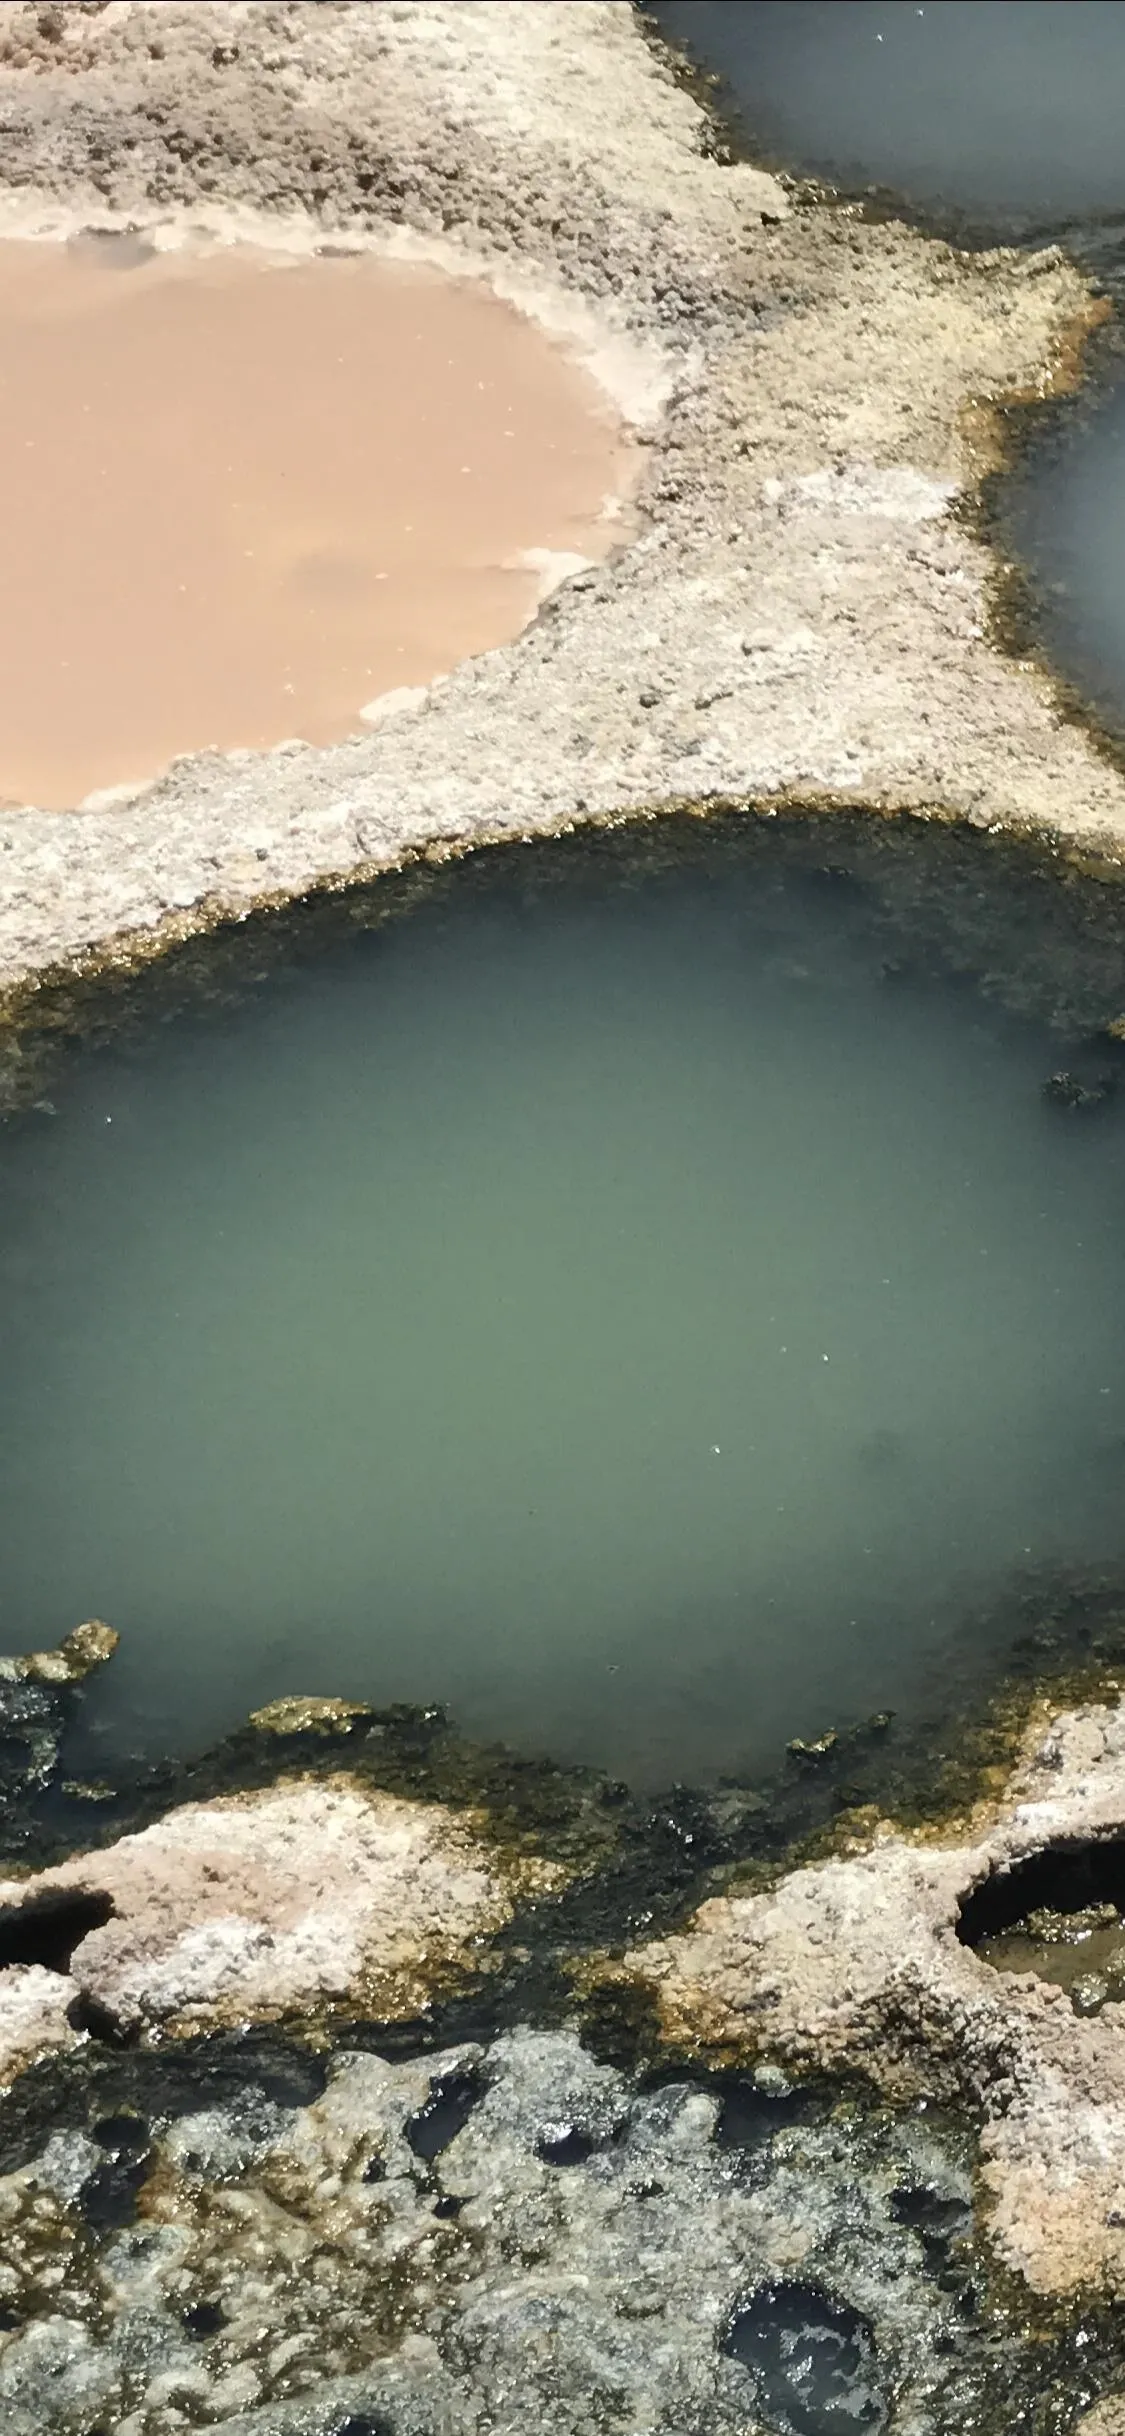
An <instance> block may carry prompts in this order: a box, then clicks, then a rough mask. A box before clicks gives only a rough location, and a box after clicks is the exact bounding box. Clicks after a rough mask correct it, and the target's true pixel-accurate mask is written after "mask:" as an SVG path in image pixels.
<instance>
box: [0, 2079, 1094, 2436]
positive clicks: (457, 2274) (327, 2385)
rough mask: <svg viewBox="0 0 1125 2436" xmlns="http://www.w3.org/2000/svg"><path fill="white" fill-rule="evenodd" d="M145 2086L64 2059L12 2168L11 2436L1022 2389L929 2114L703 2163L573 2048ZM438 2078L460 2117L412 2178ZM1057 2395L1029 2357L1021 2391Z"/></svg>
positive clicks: (713, 2412) (1016, 2354)
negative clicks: (458, 2096) (127, 2098)
mask: <svg viewBox="0 0 1125 2436" xmlns="http://www.w3.org/2000/svg"><path fill="white" fill-rule="evenodd" d="M161 2061H162V2060H161V2059H159V2058H155V2057H154V2058H151V2059H149V2065H148V2069H149V2070H150V2072H151V2080H150V2084H149V2088H148V2093H147V2096H144V2097H142V2091H143V2089H144V2080H143V2069H144V2067H142V2066H141V2065H139V2064H136V2063H132V2062H129V2061H128V2060H124V2059H123V2060H122V2061H121V2062H120V2063H119V2064H118V2065H117V2066H116V2067H115V2068H112V2069H113V2070H115V2072H116V2077H117V2082H118V2086H119V2088H120V2087H123V2086H125V2085H127V2076H128V2075H129V2074H130V2073H131V2074H132V2075H133V2078H132V2080H131V2082H129V2083H128V2085H129V2086H130V2087H131V2090H132V2104H131V2106H130V2107H126V2106H125V2105H123V2104H122V2102H121V2100H120V2098H118V2099H117V2100H116V2101H114V2100H112V2099H111V2098H110V2096H109V2092H108V2088H107V2086H106V2082H105V2080H104V2078H103V2080H102V2081H101V2083H100V2084H99V2082H98V2081H97V2080H95V2081H93V2082H92V2083H91V2084H90V2085H89V2086H88V2087H87V2088H86V2089H85V2090H84V2089H83V2083H82V2072H81V2059H74V2061H73V2063H72V2065H71V2066H70V2067H69V2068H68V2069H69V2071H70V2074H71V2093H70V2116H71V2120H70V2122H69V2123H68V2126H67V2128H65V2129H62V2128H60V2129H59V2130H57V2131H56V2132H55V2133H54V2134H53V2135H52V2137H51V2138H50V2139H48V2140H47V2141H46V2142H45V2143H44V2144H43V2145H41V2146H40V2147H38V2148H37V2149H36V2150H35V2153H33V2154H30V2155H27V2156H25V2157H22V2158H21V2159H20V2160H19V2162H18V2163H13V2162H12V2161H11V2159H10V2158H7V2159H4V2160H3V2162H5V2163H6V2164H7V2166H8V2170H7V2171H6V2172H5V2173H3V2174H2V2175H0V2222H2V2223H3V2226H4V2243H3V2259H2V2262H0V2309H2V2310H3V2312H4V2316H5V2319H6V2322H7V2324H6V2331H5V2332H4V2333H3V2334H0V2399H2V2400H3V2403H4V2407H5V2411H6V2418H5V2425H6V2427H8V2428H10V2429H11V2431H12V2436H31V2432H32V2431H33V2430H34V2431H35V2432H36V2436H38V2432H39V2431H40V2430H43V2431H51V2436H54V2431H56V2430H57V2431H59V2432H60V2436H62V2432H63V2431H65V2432H66V2436H72V2431H77V2430H78V2429H80V2428H82V2429H86V2428H89V2427H90V2426H91V2425H92V2424H94V2422H95V2418H96V2414H98V2413H101V2414H102V2415H103V2419H104V2422H105V2424H107V2425H111V2426H113V2428H114V2429H115V2430H118V2431H121V2432H122V2436H125V2431H127V2432H128V2436H156V2431H157V2430H160V2431H163V2430H165V2429H171V2428H176V2427H181V2426H184V2427H187V2426H217V2427H221V2428H223V2429H229V2430H230V2431H232V2436H233V2431H235V2430H237V2431H239V2436H243V2432H244V2436H251V2432H252V2431H253V2432H254V2436H267V2431H268V2432H269V2436H297V2432H298V2431H301V2432H302V2436H313V2431H315V2432H316V2436H328V2431H332V2436H341V2431H342V2430H344V2429H353V2430H354V2429H355V2428H357V2427H363V2428H367V2427H369V2426H376V2427H378V2428H380V2429H381V2430H385V2431H386V2436H439V2432H440V2436H454V2431H457V2432H458V2436H460V2431H462V2430H474V2431H479V2432H480V2436H484V2431H485V2430H487V2431H489V2432H490V2436H517V2431H519V2432H520V2436H523V2432H524V2431H526V2429H527V2427H528V2426H529V2425H532V2424H543V2425H545V2426H549V2427H551V2428H552V2430H554V2429H558V2430H560V2431H563V2430H573V2431H574V2436H579V2432H580V2431H581V2436H587V2432H588V2431H589V2430H590V2429H593V2428H599V2427H603V2428H606V2429H609V2428H625V2427H629V2428H636V2429H638V2430H639V2429H641V2428H644V2429H650V2430H652V2431H653V2432H654V2436H657V2432H664V2431H666V2432H667V2436H673V2431H675V2436H704V2432H705V2431H706V2432H707V2436H710V2431H716V2432H717V2431H720V2430H727V2429H729V2430H730V2431H731V2432H732V2436H734V2431H739V2436H744V2431H745V2430H746V2429H747V2428H748V2426H750V2425H753V2426H758V2425H762V2426H766V2427H769V2428H772V2429H776V2430H778V2431H789V2432H790V2436H810V2432H811V2436H829V2432H830V2431H831V2430H832V2429H834V2428H836V2427H837V2426H839V2427H853V2426H857V2425H858V2426H861V2427H862V2426H866V2427H876V2426H879V2425H881V2424H883V2421H884V2419H885V2417H886V2415H887V2414H888V2413H889V2412H890V2411H891V2410H892V2408H893V2409H894V2411H895V2412H896V2414H897V2415H896V2418H895V2424H896V2426H901V2427H902V2428H903V2429H910V2430H918V2431H921V2430H922V2429H933V2430H935V2431H936V2430H944V2429H947V2428H948V2429H950V2430H952V2429H953V2428H954V2427H955V2426H956V2425H957V2424H958V2416H957V2415H958V2412H959V2411H963V2410H964V2409H966V2407H968V2405H969V2404H970V2402H971V2401H975V2402H976V2403H977V2404H978V2405H979V2404H981V2402H982V2401H983V2400H985V2399H987V2396H988V2394H989V2393H990V2392H996V2391H998V2388H999V2381H1000V2380H1007V2381H1008V2384H1007V2397H1008V2400H1009V2402H1012V2398H1013V2396H1014V2397H1016V2398H1017V2400H1018V2397H1019V2395H1020V2393H1021V2390H1022V2389H1021V2375H1022V2368H1021V2361H1022V2352H1021V2345H1020V2341H1019V2339H1018V2337H1017V2335H1016V2333H1015V2331H1014V2329H1013V2328H1012V2327H1011V2326H1010V2325H1008V2324H1006V2323H1005V2320H1004V2316H1003V2312H1002V2311H999V2312H998V2311H997V2310H996V2309H995V2308H994V2307H993V2306H991V2305H990V2304H989V2302H988V2301H987V2299H986V2298H985V2296H984V2294H983V2291H982V2290H981V2289H979V2288H978V2284H977V2282H976V2281H975V2280H974V2279H975V2277H976V2276H977V2273H978V2264H979V2262H978V2261H977V2258H976V2255H975V2250H974V2243H973V2238H972V2228H971V2196H970V2195H971V2184H970V2177H969V2173H968V2163H969V2155H970V2150H969V2144H967V2142H966V2140H965V2137H964V2135H963V2134H958V2133H955V2132H954V2131H953V2130H952V2129H951V2127H950V2126H949V2125H947V2124H943V2123H941V2122H939V2121H937V2120H932V2119H930V2118H929V2117H928V2116H927V2115H926V2114H925V2113H924V2112H923V2113H914V2114H913V2115H909V2116H903V2117H900V2118H898V2119H895V2118H893V2117H891V2116H889V2115H886V2114H884V2113H880V2112H879V2111H878V2110H870V2109H867V2110H865V2109H864V2108H863V2107H861V2106H859V2105H857V2104H856V2103H855V2102H837V2103H835V2104H834V2105H828V2104H827V2103H824V2104H822V2106H821V2108H820V2109H819V2111H818V2110H817V2109H816V2108H813V2107H805V2108H803V2107H802V2105H801V2102H800V2100H799V2099H797V2100H796V2101H795V2102H794V2108H793V2115H792V2119H791V2120H790V2121H789V2122H788V2123H785V2122H780V2121H778V2122H775V2123H774V2124H773V2125H767V2128H766V2129H765V2131H764V2133H763V2130H762V2126H761V2125H760V2124H759V2125H758V2127H757V2131H756V2135H755V2136H754V2137H751V2138H749V2139H748V2140H747V2141H746V2142H745V2143H743V2142H741V2141H739V2140H736V2139H733V2138H731V2137H728V2138H727V2139H726V2140H725V2141H722V2142H720V2141H718V2140H717V2139H716V2127H717V2124H718V2123H719V2121H720V2119H721V2113H722V2109H723V2103H724V2101H723V2096H722V2094H721V2093H720V2092H719V2091H718V2090H717V2089H715V2088H710V2087H708V2086H706V2085H704V2084H701V2083H699V2082H698V2081H693V2080H692V2079H690V2078H688V2077H685V2078H682V2079H672V2080H667V2081H666V2082H665V2083H664V2084H663V2085H660V2086H651V2085H650V2086H639V2085H638V2084H637V2083H636V2082H635V2081H632V2080H630V2079H629V2078H628V2077H627V2076H625V2075H623V2074H621V2073H619V2072H616V2071H614V2070H611V2069H609V2068H607V2067H605V2066H603V2065H599V2064H597V2063H596V2062H595V2061H594V2060H593V2058H592V2057H591V2056H590V2055H589V2054H587V2053H586V2052H585V2050H584V2049H583V2048H582V2047H581V2045H580V2044H579V2042H578V2040H577V2039H576V2038H575V2037H574V2036H573V2034H572V2033H569V2032H565V2031H564V2032H556V2033H553V2034H546V2033H537V2032H534V2031H522V2032H516V2033H514V2034H513V2035H510V2036H507V2037H503V2038H499V2039H496V2040H493V2041H490V2042H486V2043H484V2044H483V2045H482V2044H479V2043H478V2044H474V2045H472V2046H469V2047H460V2048H454V2049H452V2050H444V2051H440V2050H439V2051H438V2052H436V2053H434V2054H431V2055H428V2056H425V2057H418V2058H415V2059H411V2060H406V2061H401V2062H397V2063H395V2062H391V2061H388V2060H387V2059H386V2058H384V2057H382V2056H379V2055H373V2054H364V2053H358V2052H348V2053H341V2054H338V2055H336V2056H335V2057H333V2059H332V2061H331V2063H330V2064H329V2065H328V2067H327V2070H326V2073H325V2076H324V2083H323V2088H322V2090H321V2092H320V2094H316V2095H311V2094H310V2093H309V2092H308V2091H306V2092H305V2093H304V2094H303V2095H302V2094H301V2093H300V2092H299V2091H298V2090H295V2089H293V2088H290V2089H288V2090H282V2091H281V2093H280V2095H279V2094H277V2089H278V2085H277V2083H276V2081H275V2082H274V2083H273V2084H272V2088H271V2084H270V2081H269V2076H268V2075H266V2076H264V2077H263V2079H262V2080H261V2081H259V2082H256V2081H255V2078H254V2070H253V2060H252V2058H247V2059H245V2060H244V2063H243V2078H242V2080H241V2082H234V2083H233V2084H232V2083H228V2085H227V2087H226V2089H225V2091H222V2092H218V2093H216V2095H215V2097H214V2099H213V2100H212V2102H210V2103H207V2102H204V2103H202V2104H197V2105H196V2107H195V2108H194V2109H193V2108H192V2107H191V2104H190V2100H188V2099H187V2097H186V2093H185V2092H184V2091H183V2090H181V2091H179V2092H178V2093H176V2094H175V2096H174V2097H173V2096H172V2095H171V2093H170V2091H169V2087H168V2085H167V2083H166V2082H165V2084H164V2085H163V2086H161V2082H160V2077H159V2075H160V2069H161ZM107 2069H110V2068H107ZM455 2082H456V2083H459V2084H461V2085H465V2084H468V2085H469V2086H471V2089H472V2092H473V2096H472V2102H471V2103H470V2104H468V2105H467V2106H466V2108H465V2110H464V2113H463V2116H462V2118H461V2120H460V2121H459V2122H458V2124H457V2126H456V2128H455V2129H453V2131H452V2136H451V2137H450V2138H449V2139H448V2140H447V2141H445V2142H444V2143H443V2145H442V2146H441V2147H440V2149H439V2150H438V2152H437V2153H436V2154H435V2155H432V2156H429V2155H426V2154H420V2153H419V2145H418V2140H417V2132H416V2127H417V2125H418V2123H419V2121H420V2119H422V2118H423V2117H424V2115H425V2112H426V2109H427V2107H429V2106H432V2105H433V2103H434V2092H435V2091H439V2092H440V2091H442V2090H445V2091H448V2090H449V2089H450V2087H451V2086H452V2085H453V2084H454V2083H455ZM756 2094H759V2093H755V2092H754V2090H753V2088H752V2086H751V2087H750V2088H749V2090H748V2095H747V2102H746V2113H747V2114H748V2115H749V2114H752V2112H753V2099H754V2097H755V2095H756ZM730 2095H731V2092H730V2091H729V2090H728V2092H727V2096H728V2098H729V2096H730ZM99 2110H100V2111H99ZM0 2136H2V2124H0ZM563 2140H569V2141H570V2142H572V2143H577V2142H578V2141H579V2140H580V2141H581V2144H582V2154H581V2156H579V2155H578V2153H577V2147H574V2148H573V2149H572V2151H571V2152H570V2155H569V2157H568V2159H567V2160H565V2161H563V2160H560V2158H559V2155H558V2149H559V2144H560V2142H561V2141H563ZM55 2269H58V2270H61V2273H60V2274H58V2275H57V2276H56V2275H55V2274H54V2273H53V2270H55ZM1058 2366H1059V2363H1058V2360H1057V2358H1056V2356H1055V2354H1054V2352H1053V2350H1052V2349H1051V2347H1050V2346H1049V2345H1047V2346H1044V2347H1043V2350H1042V2352H1041V2355H1040V2358H1039V2361H1038V2364H1037V2373H1038V2376H1039V2385H1040V2392H1041V2394H1043V2395H1047V2396H1049V2395H1050V2394H1051V2393H1052V2391H1053V2381H1054V2380H1055V2378H1056V2375H1057V2371H1058ZM1013 2407H1014V2405H1013ZM83 2413H85V2414H86V2416H85V2418H83ZM998 2424H999V2423H998ZM1007 2424H1008V2425H1013V2424H1015V2422H1014V2421H1009V2422H1008V2423H1007ZM1051 2424H1052V2425H1053V2424H1055V2423H1054V2421H1052V2423H1051Z"/></svg>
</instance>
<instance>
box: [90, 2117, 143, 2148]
mask: <svg viewBox="0 0 1125 2436" xmlns="http://www.w3.org/2000/svg"><path fill="white" fill-rule="evenodd" d="M93 2137H94V2139H95V2140H96V2141H97V2144H98V2147H99V2148H108V2149H112V2150H113V2151H114V2152H115V2153H118V2154H119V2153H120V2152H121V2151H122V2150H123V2149H124V2150H129V2149H139V2148H147V2147H148V2125H147V2123H142V2121H141V2118H140V2116H139V2115H104V2116H103V2118H102V2120H101V2122H100V2123H95V2125H94V2130H93Z"/></svg>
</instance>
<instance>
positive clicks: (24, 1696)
mask: <svg viewBox="0 0 1125 2436" xmlns="http://www.w3.org/2000/svg"><path fill="white" fill-rule="evenodd" d="M118 1639H119V1635H118V1634H117V1633H116V1632H114V1630H113V1628H112V1626H111V1625H109V1624H101V1623H99V1622H98V1621H97V1619H96V1618H94V1617H91V1618H90V1620H89V1621H88V1622H87V1623H85V1624H78V1625H76V1626H75V1629H74V1631H73V1632H70V1633H68V1634H67V1636H66V1639H65V1640H64V1641H61V1642H60V1643H59V1646H58V1648H57V1649H39V1650H32V1651H29V1652H27V1653H25V1654H24V1655H23V1656H22V1657H0V1826H2V1831H3V1836H4V1840H5V1843H6V1845H7V1847H8V1849H9V1851H12V1850H13V1849H14V1850H18V1849H19V1847H20V1846H21V1844H23V1843H25V1842H26V1841H27V1840H28V1839H29V1837H30V1834H31V1832H32V1828H31V1817H30V1813H31V1812H32V1810H33V1807H34V1804H35V1802H36V1801H37V1800H38V1798H39V1796H40V1795H41V1794H42V1793H43V1792H44V1791H45V1790H46V1788H47V1786H48V1785H49V1784H50V1783H51V1782H52V1779H53V1778H54V1777H55V1776H56V1775H57V1773H58V1768H59V1760H60V1755H61V1749H62V1739H63V1734H64V1731H65V1728H66V1726H67V1723H68V1721H69V1718H70V1714H71V1709H72V1705H73V1694H74V1691H75V1689H76V1687H77V1686H78V1685H79V1684H81V1683H83V1682H84V1681H85V1679H86V1677H87V1676H88V1675H91V1674H93V1672H94V1671H95V1669H96V1668H97V1667H99V1666H104V1665H105V1664H106V1663H107V1661H108V1660H109V1659H110V1658H112V1656H113V1653H114V1650H115V1649H116V1648H117V1644H118Z"/></svg>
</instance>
